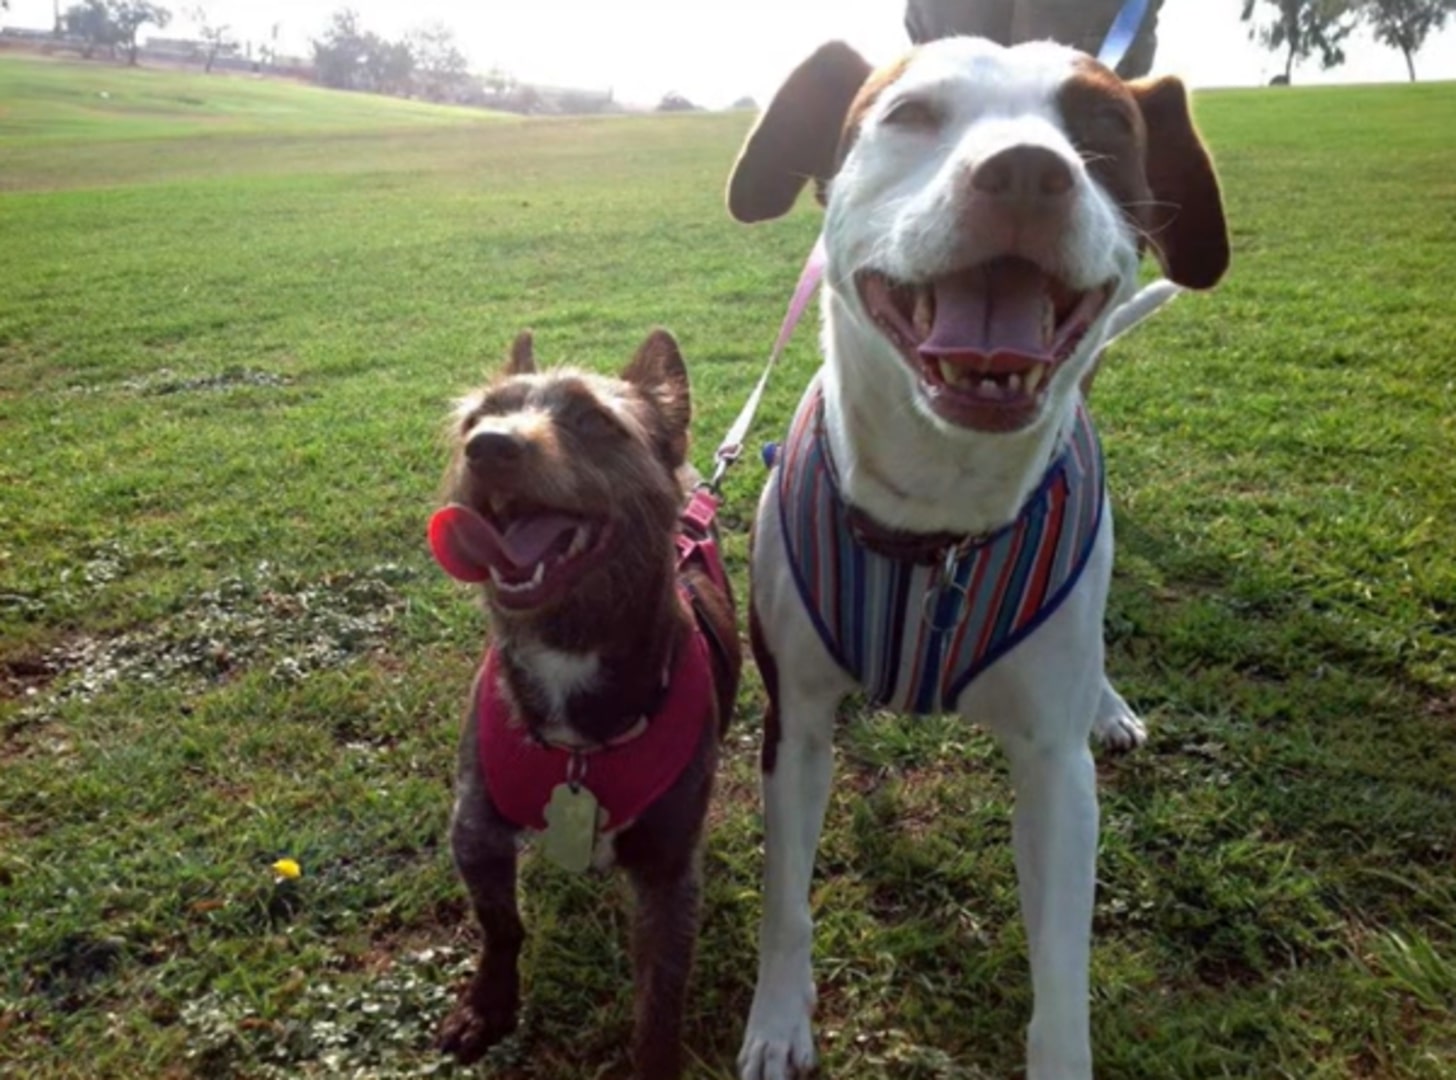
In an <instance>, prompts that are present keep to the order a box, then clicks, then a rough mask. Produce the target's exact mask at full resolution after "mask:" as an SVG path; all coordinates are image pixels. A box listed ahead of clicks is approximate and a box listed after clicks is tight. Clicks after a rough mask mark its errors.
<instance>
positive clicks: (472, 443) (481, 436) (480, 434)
mask: <svg viewBox="0 0 1456 1080" xmlns="http://www.w3.org/2000/svg"><path fill="white" fill-rule="evenodd" d="M525 449H526V444H525V441H524V440H522V439H521V438H520V437H519V436H516V435H512V434H510V433H509V432H505V431H477V432H476V433H475V434H474V435H472V436H470V438H469V439H468V440H467V441H466V443H465V459H466V460H467V461H469V462H470V464H471V466H472V467H473V468H477V469H498V468H501V467H503V466H507V465H513V464H515V463H516V462H517V461H519V460H520V459H521V455H522V453H523V452H524V451H525Z"/></svg>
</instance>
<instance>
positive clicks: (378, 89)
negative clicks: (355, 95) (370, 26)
mask: <svg viewBox="0 0 1456 1080" xmlns="http://www.w3.org/2000/svg"><path fill="white" fill-rule="evenodd" d="M414 73H415V54H414V52H413V51H411V49H410V47H409V43H408V42H406V41H386V40H384V38H382V37H380V36H379V35H378V34H365V35H364V64H363V71H362V74H363V80H362V83H361V85H360V87H359V89H361V90H368V91H370V92H372V93H375V94H399V95H401V96H402V95H406V94H408V93H409V92H410V88H411V87H412V86H413V80H414Z"/></svg>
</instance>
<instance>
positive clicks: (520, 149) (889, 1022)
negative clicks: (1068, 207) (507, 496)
mask: <svg viewBox="0 0 1456 1080" xmlns="http://www.w3.org/2000/svg"><path fill="white" fill-rule="evenodd" d="M0 90H3V93H0V1073H4V1074H5V1075H6V1076H16V1077H102V1076H105V1077H143V1076H147V1077H150V1076H173V1077H182V1076H191V1075H196V1076H207V1077H215V1076H239V1077H280V1078H281V1077H298V1076H318V1077H332V1076H397V1075H419V1074H423V1073H427V1072H430V1071H436V1072H440V1073H451V1072H452V1069H451V1068H449V1067H447V1066H445V1065H444V1064H443V1063H441V1062H440V1061H439V1060H438V1059H437V1058H436V1057H435V1056H434V1055H433V1054H432V1052H431V1050H430V1039H431V1034H432V1031H433V1028H434V1026H435V1024H436V1022H437V1021H438V1019H439V1018H440V1017H441V1016H442V1015H443V1013H444V1011H445V1010H446V1008H447V1005H448V1002H449V1000H450V998H451V996H452V994H453V990H454V988H455V986H456V985H457V984H458V982H459V980H460V978H461V977H462V975H463V974H464V972H465V971H466V970H467V969H468V966H469V964H470V962H471V957H472V953H473V950H474V949H475V947H476V934H475V928H474V926H473V924H472V922H471V919H470V916H469V914H468V911H467V905H466V903H465V900H464V893H463V890H462V888H461V886H460V885H459V884H458V883H457V881H456V879H455V877H454V875H453V872H452V870H451V868H450V865H449V856H448V851H447V849H446V845H445V842H444V841H445V832H446V821H447V815H448V810H449V800H450V789H449V786H450V776H451V769H452V762H453V754H454V741H455V735H456V727H457V718H458V712H459V711H460V708H461V703H462V699H463V695H464V693H465V690H466V688H467V686H468V682H469V678H470V675H471V670H472V666H473V664H474V663H475V661H476V660H477V658H478V655H479V651H480V648H481V642H482V638H483V632H484V624H483V618H482V616H481V614H480V612H479V610H478V608H477V606H476V605H475V603H474V601H473V599H472V597H471V596H470V595H469V593H468V592H467V591H466V590H464V589H463V588H461V587H458V586H455V585H453V584H452V583H450V582H449V581H448V580H447V579H446V578H445V576H444V574H443V573H441V572H439V571H438V570H437V569H436V568H435V567H434V566H433V564H432V563H431V562H430V561H429V559H428V556H427V554H426V551H425V547H424V543H423V535H424V525H425V521H426V519H427V517H428V515H429V513H430V511H431V510H432V508H433V507H434V505H435V502H434V500H435V496H436V490H437V484H438V478H439V473H440V471H441V467H442V465H443V460H444V454H443V449H442V443H441V438H440V431H441V427H442V423H443V418H444V415H445V412H446V410H447V409H448V407H449V403H450V401H451V399H452V397H453V396H454V395H455V394H457V393H459V392H461V391H462V390H464V389H466V388H468V387H470V386H471V385H472V384H473V383H475V382H477V381H478V380H480V379H483V378H485V377H487V376H488V375H489V373H490V372H491V371H493V370H494V369H495V368H496V367H497V366H498V364H499V358H500V357H501V356H502V355H503V352H504V349H505V347H506V345H507V343H508V342H509V340H510V338H511V337H512V335H513V334H514V333H515V332H516V331H518V330H519V329H521V328H523V327H531V328H533V329H534V330H535V332H536V335H537V348H538V353H539V354H540V355H541V356H542V357H543V358H544V359H546V360H550V361H556V360H571V361H574V362H578V363H583V364H587V365H590V366H592V367H596V368H600V369H602V370H613V369H616V368H618V367H620V366H621V365H622V364H623V363H624V362H625V361H626V360H627V358H628V357H629V356H630V354H631V351H632V350H633V348H634V347H635V346H636V344H637V343H638V341H639V340H640V339H641V338H642V337H643V336H644V335H645V333H646V332H647V330H648V329H649V328H650V327H652V326H654V325H658V324H661V325H665V326H668V327H670V328H671V329H672V330H673V331H674V332H675V333H676V334H677V335H678V336H679V338H680V340H681V342H682V344H683V347H684V350H685V353H686V356H687V358H688V362H689V366H690V369H691V372H692V376H693V381H694V390H695V397H696V404H697V413H696V421H695V424H696V432H697V440H698V441H697V448H696V454H697V458H698V461H699V463H700V464H705V463H706V461H707V458H708V456H709V454H710V451H711V447H712V445H713V444H714V443H715V441H716V439H717V437H718V435H719V434H720V433H721V432H722V430H723V429H724V428H725V427H726V425H727V423H728V421H729V420H730V418H731V416H732V415H733V413H734V412H735V411H736V410H737V408H738V406H739V404H740V403H741V401H742V399H743V397H744V395H745V394H746V393H747V390H748V388H749V386H750V385H751V383H752V381H753V379H754V377H755V376H756V373H757V367H758V364H759V362H760V359H761V357H762V355H763V354H764V351H765V349H766V347H767V345H768V343H769V341H770V339H771V337H772V335H773V333H774V331H775V329H776V327H777V323H778V319H779V317H780V315H781V312H782V309H783V305H784V303H785V300H786V298H787V295H788V292H789V290H790V287H791V285H792V283H793V279H794V276H795V274H796V273H797V269H798V265H799V261H800V260H801V258H802V256H803V253H804V252H805V251H806V250H807V249H808V247H809V245H810V243H811V242H812V240H813V237H814V233H815V230H816V228H817V214H816V212H815V210H814V208H813V207H812V205H810V204H809V203H808V201H807V200H806V203H805V205H804V206H803V207H802V208H801V209H800V211H798V212H797V213H796V214H795V215H793V216H792V217H791V218H790V219H789V220H786V221H783V222H779V223H775V224H772V225H766V226H761V227H759V228H756V229H746V228H742V227H738V226H735V225H734V224H732V223H731V222H730V221H729V220H728V219H727V217H726V214H725V213H724V211H723V209H722V199H721V192H722V188H723V183H724V179H725V177H726V174H727V170H728V167H729V165H730V163H731V161H732V159H733V155H734V153H735V151H736V148H737V144H738V141H739V139H740V138H741V136H742V134H743V132H744V130H745V129H746V127H747V125H748V123H749V119H750V118H749V117H748V116H746V115H743V114H737V115H692V116H676V117H643V118H632V119H621V118H613V119H599V120H580V121H578V120H542V121H528V122H519V121H511V122H503V121H501V120H499V119H496V118H489V117H484V116H482V115H480V114H474V113H459V112H453V111H449V110H438V109H428V108H416V107H413V106H408V105H406V104H402V103H397V102H390V101H381V100H378V99H372V98H364V97H341V96H338V95H331V94H325V93H323V92H321V91H317V90H313V89H310V88H301V87H291V86H284V85H280V84H261V83H253V82H251V81H249V80H236V79H232V78H226V77H216V78H212V79H203V78H199V77H197V76H186V75H177V74H164V73H156V72H125V71H120V70H118V69H115V68H110V67H101V66H85V67H83V66H68V65H57V64H43V63H41V62H38V61H31V60H23V59H14V58H0ZM103 90H104V91H106V92H107V93H108V94H109V95H110V97H107V98H101V97H98V96H97V95H99V94H100V93H101V92H102V91H103ZM73 91H74V93H73ZM250 92H251V93H252V94H253V98H254V99H255V100H252V103H251V104H249V100H250V99H249V94H250ZM184 99H194V100H195V101H197V102H200V104H194V103H193V102H192V101H189V100H184ZM116 102H123V103H124V102H131V103H133V106H129V107H128V108H126V109H121V108H120V107H116V108H113V105H114V103H116ZM98 103H100V104H98ZM1199 112H1200V117H1201V121H1202V124H1203V127H1204V129H1205V132H1206V134H1207V136H1208V138H1209V140H1210V141H1211V143H1212V145H1213V147H1214V149H1215V152H1216V155H1217V158H1218V161H1219V164H1220V166H1221V170H1222V174H1223V179H1224V184H1225V190H1226V194H1227V199H1228V207H1229V213H1230V220H1231V223H1232V230H1233V237H1234V247H1235V262H1234V265H1233V268H1232V272H1231V274H1230V276H1229V278H1228V280H1227V282H1226V283H1225V284H1224V285H1222V286H1221V287H1220V288H1219V289H1218V290H1217V291H1215V292H1213V293H1211V294H1209V295H1206V296H1190V297H1187V298H1184V299H1182V300H1180V301H1179V302H1178V303H1177V304H1175V305H1174V306H1173V307H1172V308H1170V309H1169V310H1167V311H1166V312H1164V313H1162V314H1160V315H1159V316H1158V318H1157V319H1156V320H1155V321H1154V322H1153V323H1152V324H1151V325H1149V326H1148V327H1146V328H1145V329H1144V330H1142V331H1140V332H1139V334H1138V335H1137V336H1136V337H1135V338H1134V339H1132V340H1129V341H1128V342H1127V343H1126V344H1125V345H1119V346H1118V347H1117V348H1116V349H1115V350H1114V351H1113V352H1112V354H1111V355H1110V356H1109V358H1108V361H1107V362H1106V364H1105V366H1104V369H1103V373H1102V375H1101V377H1100V378H1099V380H1098V383H1097V393H1096V397H1095V401H1094V406H1095V411H1096V413H1097V416H1098V418H1099V420H1100V423H1101V427H1102V433H1103V438H1104V442H1105V446H1106V453H1107V458H1108V462H1109V475H1110V484H1111V489H1112V495H1113V498H1114V500H1115V503H1116V506H1117V513H1118V536H1119V539H1118V543H1119V547H1118V570H1117V576H1116V581H1115V584H1114V589H1113V595H1112V601H1111V608H1110V611H1109V614H1108V624H1107V633H1108V638H1109V642H1110V659H1109V663H1110V667H1111V670H1112V673H1113V676H1114V679H1115V681H1116V682H1117V684H1118V685H1119V686H1120V687H1121V689H1122V691H1123V693H1124V694H1125V695H1126V696H1127V697H1128V698H1129V700H1130V701H1132V702H1133V703H1134V704H1135V705H1136V706H1137V707H1138V708H1139V709H1140V710H1141V711H1142V712H1143V714H1144V715H1145V716H1146V718H1147V719H1148V721H1149V723H1150V727H1151V732H1152V736H1151V740H1150V743H1149V745H1148V746H1147V747H1146V748H1144V749H1143V750H1141V751H1139V752H1137V753H1135V754H1132V755H1130V756H1127V757H1113V756H1109V755H1106V754H1100V755H1099V760H1100V769H1101V774H1102V790H1103V843H1102V855H1101V861H1100V865H1099V895H1098V904H1097V913H1096V942H1095V950H1094V957H1093V986H1094V1000H1093V1032H1094V1041H1095V1046H1096V1054H1097V1058H1098V1063H1099V1072H1098V1075H1099V1077H1105V1078H1165V1077H1166V1078H1174V1077H1176V1078H1188V1080H1208V1078H1214V1077H1247V1078H1258V1080H1263V1078H1274V1077H1284V1078H1291V1080H1295V1078H1297V1080H1314V1078H1357V1077H1358V1078H1396V1077H1402V1078H1403V1077H1412V1078H1431V1080H1435V1078H1438V1077H1450V1076H1452V1075H1456V1014H1453V1002H1456V644H1453V642H1456V563H1453V554H1456V524H1453V523H1456V475H1453V474H1456V467H1453V463H1456V374H1453V372H1456V346H1453V342H1456V316H1453V314H1452V311H1453V309H1452V306H1451V302H1450V288H1451V285H1450V282H1451V266H1452V265H1453V260H1456V156H1453V150H1452V147H1451V140H1450V123H1449V118H1450V117H1451V116H1452V115H1456V86H1449V85H1447V86H1442V85H1430V86H1427V85H1420V86H1397V87H1389V88H1347V89H1318V90H1316V89H1295V90H1285V91H1250V92H1220V93H1207V94H1203V95H1201V96H1200V98H1199ZM113 113H115V115H113ZM139 117H140V118H139ZM813 339H814V334H813V333H812V332H811V331H807V330H806V331H802V332H801V333H800V335H799V339H798V340H797V341H796V343H795V345H794V346H793V349H792V351H791V358H790V362H789V363H788V365H787V366H786V367H785V369H784V370H783V371H782V373H781V375H780V376H779V378H778V379H777V381H776V383H775V384H774V388H773V390H772V393H771V395H770V398H769V401H768V403H767V405H766V407H765V410H764V415H763V419H762V421H761V423H760V426H759V436H760V437H763V438H768V437H771V436H772V435H773V434H775V433H776V432H777V431H778V430H779V429H780V428H781V427H782V425H783V424H784V423H785V422H786V421H787V417H788V415H789V413H790V411H791V410H792V407H793V404H794V401H795V398H796V396H797V393H798V390H799V388H800V387H801V386H802V385H803V383H804V382H805V380H806V379H807V378H808V376H809V374H810V372H811V371H812V370H813V368H814V365H815V363H816V354H815V351H814V345H813ZM763 481H764V473H763V471H762V468H761V466H759V464H758V463H757V461H756V460H750V461H748V462H747V463H746V464H744V465H743V466H741V467H740V469H739V470H738V471H737V473H736V474H735V476H734V477H733V480H732V482H731V485H730V491H729V498H728V502H727V507H726V515H725V516H726V520H725V527H726V529H727V534H728V549H729V553H730V556H731V558H732V560H733V569H734V572H735V575H736V580H737V582H738V584H739V587H740V593H741V590H742V589H743V588H745V587H746V579H745V567H744V558H743V557H744V552H745V546H746V539H745V538H746V534H747V526H748V519H749V517H750V515H751V511H752V507H753V502H754V498H755V495H756V492H757V490H758V489H759V487H760V485H761V484H762V483H763ZM761 700H762V696H761V690H760V688H759V685H758V683H757V680H756V677H753V676H750V677H749V678H748V679H747V680H746V682H745V688H744V691H743V695H742V699H741V701H740V709H739V715H738V718H737V721H736V725H735V727H734V729H733V734H732V738H731V743H730V747H729V750H728V753H727V754H726V763H725V766H724V769H723V773H722V777H721V785H720V795H719V799H718V802H717V804H716V809H715V812H714V825H713V830H712V837H711V845H710V851H709V856H708V860H707V878H708V895H707V902H706V911H705V920H704V929H703V936H702V943H701V951H700V958H699V962H698V966H697V975H696V978H695V981H694V984H693V994H692V1000H691V1004H690V1009H689V1023H688V1031H687V1039H688V1043H689V1045H690V1047H691V1050H692V1053H691V1057H692V1059H693V1067H692V1073H693V1075H694V1076H695V1077H699V1078H702V1077H714V1078H726V1077H729V1076H731V1075H732V1066H731V1062H732V1058H733V1055H734V1053H735V1051H736V1049H737V1045H738V1041H739V1039H740V1037H741V1034H742V1025H743V1021H744V1019H745V1017H746V1015H747V1011H748V1006H749V1001H750V998H751V994H752V982H753V977H754V968H755V958H754V948H755V934H756V926H757V919H758V912H759V873H760V863H761V851H760V842H761V823H760V818H759V815H758V806H757V796H756V779H755V777H756V768H755V761H756V750H757V746H758V741H759V724H758V717H759V713H760V709H761ZM866 721H867V718H866V717H865V715H864V714H863V712H862V711H861V710H856V709H848V710H846V723H845V725H844V730H843V732H842V737H841V739H840V742H839V750H840V753H839V761H838V772H837V776H838V786H837V788H836V793H835V796H834V800H833V804H832V806H831V810H830V815H829V819H828V824H827V829H826V837H825V842H824V845H823V847H822V850H821V855H820V874H819V876H818V878H817V879H816V886H815V895H814V900H815V909H816V914H817V919H818V937H817V945H816V948H817V952H816V956H817V973H818V980H819V989H820V996H821V1001H820V1008H819V1032H820V1045H821V1048H822V1050H823V1052H824V1056H825V1058H826V1070H825V1074H826V1075H827V1076H833V1077H842V1078H855V1080H859V1078H879V1077H890V1078H904V1080H926V1078H943V1080H970V1078H989V1077H1009V1076H1019V1075H1020V1069H1021V1064H1020V1062H1021V1044H1022V1033H1023V1028H1024V1024H1025V1022H1026V1019H1027V1017H1028V1015H1029V1005H1030V991H1029V985H1028V975H1027V963H1026V958H1025V936H1024V933H1023V931H1022V929H1021V926H1020V923H1019V920H1018V918H1017V910H1016V900H1015V884H1014V878H1013V870H1012V859H1011V851H1010V847H1009V832H1010V827H1009V812H1010V798H1009V792H1008V785H1007V781H1006V776H1005V769H1004V765H1003V763H1002V761H1001V758H1000V756H999V754H998V752H997V750H996V748H995V746H994V744H993V743H992V742H991V741H990V740H989V739H988V738H987V737H986V736H985V735H984V734H982V733H981V732H979V731H977V730H974V729H969V728H966V727H964V726H962V725H960V724H958V723H954V722H950V721H942V720H919V721H915V720H898V719H895V718H893V717H883V716H882V717H877V718H875V719H874V722H873V723H870V722H866ZM284 857H287V858H293V859H296V860H297V861H298V862H299V864H300V865H301V867H302V876H301V877H300V878H298V879H297V880H296V881H289V882H284V883H278V882H276V881H275V874H274V872H273V870H272V869H270V866H271V864H272V863H273V862H274V861H275V860H278V859H280V858H284ZM525 867H526V869H525V873H524V880H523V889H522V894H523V903H524V910H525V912H526V917H527V920H528V923H529V926H530V930H531V934H530V937H529V940H528V944H527V947H526V952H525V955H524V972H525V979H526V984H527V1001H528V1005H527V1007H526V1010H525V1013H524V1017H523V1024H522V1028H521V1032H520V1034H519V1036H518V1037H517V1038H516V1039H514V1040H512V1041H511V1042H510V1043H508V1044H506V1045H505V1046H504V1047H503V1048H502V1049H501V1051H500V1052H498V1053H497V1054H496V1055H495V1056H494V1057H493V1058H492V1059H491V1064H490V1066H489V1067H488V1068H487V1069H486V1075H491V1076H496V1077H510V1078H522V1080H524V1078H532V1080H582V1078H584V1077H615V1076H621V1075H623V1072H624V1070H625V1066H626V1056H625V1049H624V1047H625V1044H626V1041H627V1037H628V1033H629V1031H630V1024H631V1003H630V993H629V979H630V975H629V962H628V958H627V956H626V953H625V930H626V923H627V919H626V911H627V899H626V893H625V889H624V887H623V884H622V882H620V881H619V880H616V879H573V878H569V877H566V876H564V875H563V874H562V873H560V872H558V871H556V870H555V869H554V868H552V867H550V866H547V865H545V864H543V863H540V862H538V861H536V860H535V859H534V858H532V857H531V856H529V855H528V856H527V858H526V863H525ZM462 1075H463V1073H462Z"/></svg>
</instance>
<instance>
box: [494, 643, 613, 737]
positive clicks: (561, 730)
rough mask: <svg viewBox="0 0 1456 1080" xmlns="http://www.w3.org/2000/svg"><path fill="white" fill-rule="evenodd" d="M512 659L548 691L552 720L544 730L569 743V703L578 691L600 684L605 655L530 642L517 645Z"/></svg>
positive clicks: (541, 688) (546, 733)
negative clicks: (563, 649) (567, 708)
mask: <svg viewBox="0 0 1456 1080" xmlns="http://www.w3.org/2000/svg"><path fill="white" fill-rule="evenodd" d="M512 659H514V660H515V661H516V662H517V663H518V664H520V666H521V668H522V669H523V671H524V672H525V675H526V677H527V678H528V679H529V680H530V681H531V684H532V685H533V686H536V687H538V688H539V689H540V690H541V691H542V692H543V693H545V695H546V702H547V709H548V715H549V720H548V722H547V725H546V727H545V728H544V729H543V734H544V735H545V736H546V737H547V738H548V739H550V740H551V741H553V742H562V743H563V744H566V743H567V742H569V740H570V739H571V738H572V735H571V729H570V728H569V727H568V726H567V725H566V724H565V723H563V722H562V721H563V720H564V717H565V714H566V703H567V701H568V700H570V699H571V698H572V697H573V696H574V695H576V694H584V693H588V692H590V691H591V690H593V689H595V688H596V685H597V679H598V678H599V677H600V676H601V666H602V662H601V657H599V656H597V654H596V653H570V652H562V651H561V650H559V649H552V648H548V647H547V646H545V645H540V644H537V643H535V642H528V643H526V644H523V645H520V646H519V647H518V648H516V649H515V651H514V652H513V654H512ZM583 745H590V744H589V743H585V742H584V743H583Z"/></svg>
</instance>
